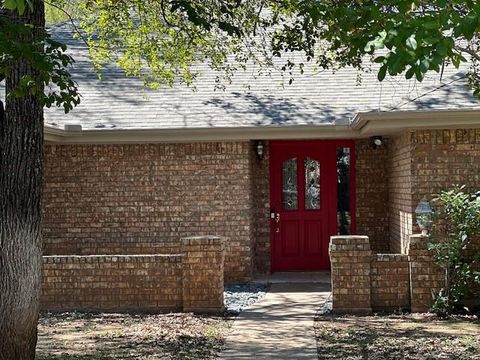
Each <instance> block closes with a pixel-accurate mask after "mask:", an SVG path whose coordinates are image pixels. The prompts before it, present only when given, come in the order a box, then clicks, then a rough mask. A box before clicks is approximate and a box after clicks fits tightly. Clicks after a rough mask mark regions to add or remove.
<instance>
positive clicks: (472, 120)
mask: <svg viewBox="0 0 480 360" xmlns="http://www.w3.org/2000/svg"><path fill="white" fill-rule="evenodd" d="M351 127H352V129H353V130H356V131H359V133H360V134H361V135H362V136H372V135H390V134H395V133H398V132H401V131H403V130H406V129H419V130H421V129H459V128H478V127H480V110H477V109H465V110H444V111H440V110H436V111H435V110H432V111H395V112H377V113H373V112H369V113H358V114H357V116H355V118H354V120H353V122H352V125H351Z"/></svg>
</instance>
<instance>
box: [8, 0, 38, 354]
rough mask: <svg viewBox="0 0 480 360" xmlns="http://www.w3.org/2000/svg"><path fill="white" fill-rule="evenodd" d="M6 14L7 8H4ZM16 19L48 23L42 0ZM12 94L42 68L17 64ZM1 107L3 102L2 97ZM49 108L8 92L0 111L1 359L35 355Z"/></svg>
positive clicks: (10, 77)
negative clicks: (45, 114)
mask: <svg viewBox="0 0 480 360" xmlns="http://www.w3.org/2000/svg"><path fill="white" fill-rule="evenodd" d="M1 12H2V13H3V14H1V15H5V14H6V12H5V11H1ZM8 16H9V17H10V18H11V19H13V20H14V21H17V22H21V23H30V24H32V25H34V31H33V33H32V34H30V35H25V36H27V39H26V40H28V41H31V40H35V38H36V37H38V36H39V35H40V34H41V33H42V31H43V28H44V8H43V1H42V0H34V1H33V11H30V10H27V11H26V13H25V14H23V15H22V16H20V15H18V14H16V13H13V12H10V13H8ZM11 69H12V71H11V72H9V74H7V76H6V79H5V85H6V93H9V92H10V91H11V90H12V89H14V88H16V87H17V85H18V83H19V81H20V78H21V77H22V76H24V75H31V76H33V78H34V79H35V76H36V73H35V72H34V71H33V69H32V67H31V66H30V65H29V64H28V62H26V61H23V60H20V61H17V62H15V64H12V65H11ZM0 107H2V108H3V104H2V103H1V102H0ZM42 149H43V107H42V104H41V101H40V100H39V99H38V97H36V96H33V95H26V96H21V97H7V98H6V100H5V112H3V111H0V360H12V359H15V360H23V359H34V357H35V346H36V342H37V321H38V312H39V296H40V286H41V261H42V258H41V252H42V244H41V194H42V177H43V173H42V171H43V168H42V161H43V150H42Z"/></svg>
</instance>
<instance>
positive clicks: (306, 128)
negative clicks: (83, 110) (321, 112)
mask: <svg viewBox="0 0 480 360" xmlns="http://www.w3.org/2000/svg"><path fill="white" fill-rule="evenodd" d="M356 137H358V134H357V132H356V131H355V130H353V129H352V128H351V127H350V126H349V125H334V124H324V125H299V126H265V127H235V128H231V127H224V128H188V129H184V128H173V129H131V130H126V129H116V130H115V129H102V130H84V131H81V132H78V131H75V132H69V131H65V130H61V129H57V128H49V127H45V140H46V141H47V142H50V143H63V144H115V143H158V142H192V141H245V140H256V139H271V140H275V139H285V140H286V139H318V138H322V139H340V138H356Z"/></svg>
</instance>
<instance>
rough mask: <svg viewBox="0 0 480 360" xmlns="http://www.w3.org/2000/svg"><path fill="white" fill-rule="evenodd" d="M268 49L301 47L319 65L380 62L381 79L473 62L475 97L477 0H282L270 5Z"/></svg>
mask: <svg viewBox="0 0 480 360" xmlns="http://www.w3.org/2000/svg"><path fill="white" fill-rule="evenodd" d="M274 9H275V13H276V16H275V18H276V19H277V20H276V23H277V24H276V26H277V30H276V32H275V33H274V36H273V43H272V45H273V51H274V53H275V54H276V55H277V56H282V54H284V53H285V52H289V51H298V50H300V51H303V52H304V53H305V54H306V56H307V60H310V59H314V60H315V61H316V62H317V63H318V64H319V65H320V66H321V67H335V66H346V65H350V66H354V67H357V68H359V69H362V68H363V67H364V66H365V59H368V58H369V57H371V59H372V60H373V61H374V62H376V63H378V64H379V69H378V79H379V80H383V79H384V78H385V76H386V75H387V74H389V75H392V76H395V75H399V74H405V77H406V78H407V79H410V78H412V77H415V78H416V79H417V80H419V81H422V80H423V78H424V76H425V74H426V73H427V72H428V71H436V72H441V71H442V68H443V66H444V65H445V64H453V65H454V66H456V67H457V68H458V67H459V66H460V65H461V64H462V63H468V64H470V65H471V67H470V72H469V75H468V79H469V81H470V84H471V85H472V87H473V89H474V92H475V94H476V95H479V96H480V86H479V78H480V73H479V69H478V62H479V61H480V43H479V39H478V35H479V31H480V4H479V3H478V2H477V1H445V0H434V1H412V0H410V1H406V0H397V1H390V0H380V1H378V0H366V1H333V0H327V1H315V0H284V1H280V2H278V3H277V5H276V6H275V7H274Z"/></svg>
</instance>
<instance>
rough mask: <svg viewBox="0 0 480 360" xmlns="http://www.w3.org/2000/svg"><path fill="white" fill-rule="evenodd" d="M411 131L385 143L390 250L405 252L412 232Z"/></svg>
mask: <svg viewBox="0 0 480 360" xmlns="http://www.w3.org/2000/svg"><path fill="white" fill-rule="evenodd" d="M411 150H412V147H411V141H410V133H408V132H406V133H404V134H402V135H400V136H397V137H392V138H391V139H389V142H388V160H387V162H388V224H389V235H390V241H389V242H390V246H389V250H390V252H393V253H405V247H406V244H407V241H408V237H409V235H410V234H412V232H413V214H412V213H413V210H414V207H413V202H412V201H413V200H412V153H411Z"/></svg>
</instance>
